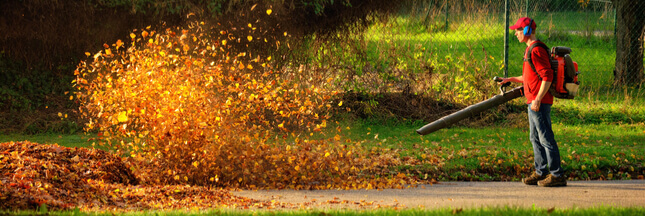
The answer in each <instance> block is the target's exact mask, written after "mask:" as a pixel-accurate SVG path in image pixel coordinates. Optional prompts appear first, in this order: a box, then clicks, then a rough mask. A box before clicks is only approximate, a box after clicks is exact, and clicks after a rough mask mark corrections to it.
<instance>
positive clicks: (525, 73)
mask: <svg viewBox="0 0 645 216" xmlns="http://www.w3.org/2000/svg"><path fill="white" fill-rule="evenodd" d="M533 43H542V42H540V41H535V42H533ZM529 47H530V46H529ZM529 47H526V51H524V58H525V59H526V56H527V55H528V54H529V53H527V52H528V51H529ZM530 55H531V59H532V60H533V65H535V70H536V71H537V73H535V71H533V69H532V68H531V65H530V64H529V62H528V61H524V66H523V69H522V77H523V78H524V83H523V84H524V95H525V96H526V103H527V104H529V103H531V102H532V101H533V100H535V97H536V96H537V94H538V92H539V91H540V86H541V85H542V81H543V80H544V81H547V82H552V81H553V69H551V62H550V60H549V54H548V53H547V51H546V50H545V49H544V48H542V47H539V46H536V47H534V48H533V50H532V52H531V53H530ZM538 74H540V76H539V77H538ZM540 77H541V78H542V79H540ZM542 103H543V104H553V95H551V93H549V92H548V91H547V93H546V95H544V97H543V98H542Z"/></svg>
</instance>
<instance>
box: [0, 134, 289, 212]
mask: <svg viewBox="0 0 645 216" xmlns="http://www.w3.org/2000/svg"><path fill="white" fill-rule="evenodd" d="M0 174H1V176H0V209H8V210H18V209H36V208H38V207H40V206H42V205H46V206H47V207H48V208H49V209H52V210H59V209H70V208H79V209H82V210H110V209H113V210H140V209H179V208H213V207H233V208H248V207H263V206H266V207H271V206H273V207H276V206H277V207H284V206H283V205H284V204H281V203H270V202H260V201H257V200H253V199H248V198H244V197H237V196H233V195H231V193H229V192H228V191H227V190H223V189H214V188H207V187H195V186H188V185H164V186H153V185H140V184H139V181H138V179H137V178H136V176H135V175H134V174H133V172H132V171H131V170H130V169H129V168H128V166H127V165H126V163H124V161H122V159H121V158H120V157H117V156H115V155H112V154H110V153H108V152H106V151H103V150H97V149H86V148H67V147H61V146H58V145H43V144H37V143H31V142H27V141H25V142H8V143H0Z"/></svg>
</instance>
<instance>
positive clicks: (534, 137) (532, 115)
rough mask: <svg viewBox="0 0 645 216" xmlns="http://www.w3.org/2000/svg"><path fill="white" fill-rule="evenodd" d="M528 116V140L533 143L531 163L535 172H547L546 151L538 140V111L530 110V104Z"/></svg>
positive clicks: (540, 173) (541, 173) (543, 173)
mask: <svg viewBox="0 0 645 216" xmlns="http://www.w3.org/2000/svg"><path fill="white" fill-rule="evenodd" d="M528 109H529V111H528V116H529V140H530V141H531V144H532V145H533V158H534V159H533V165H534V166H535V173H537V174H538V175H541V176H543V175H546V174H549V170H548V169H547V161H548V157H547V152H546V150H545V149H544V147H543V146H542V143H541V141H540V131H539V126H538V124H539V121H540V118H541V117H540V113H539V112H535V111H533V110H531V105H530V104H529V106H528Z"/></svg>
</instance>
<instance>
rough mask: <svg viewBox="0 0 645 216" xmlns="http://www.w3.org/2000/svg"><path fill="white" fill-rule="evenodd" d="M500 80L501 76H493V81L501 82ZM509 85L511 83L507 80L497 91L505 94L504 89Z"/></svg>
mask: <svg viewBox="0 0 645 216" xmlns="http://www.w3.org/2000/svg"><path fill="white" fill-rule="evenodd" d="M502 80H503V79H502V78H501V77H498V76H495V77H493V81H495V82H501V81H502ZM510 85H511V83H510V82H507V83H504V84H502V86H500V87H499V91H500V92H502V95H505V94H506V91H505V90H506V87H508V86H510Z"/></svg>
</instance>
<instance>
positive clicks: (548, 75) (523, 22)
mask: <svg viewBox="0 0 645 216" xmlns="http://www.w3.org/2000/svg"><path fill="white" fill-rule="evenodd" d="M536 27H537V26H536V24H535V22H534V21H533V19H531V18H528V17H522V18H520V19H519V20H517V23H515V25H513V26H511V27H510V29H512V30H515V36H517V39H518V40H519V41H520V42H521V43H526V45H527V49H526V51H525V52H524V59H525V61H524V66H523V69H522V76H518V77H510V78H503V79H502V81H501V82H500V84H504V83H507V82H517V83H522V84H523V85H524V96H525V97H526V99H527V101H526V103H527V104H528V116H529V127H530V135H529V139H530V140H531V143H532V144H533V154H534V165H535V172H534V173H532V174H531V175H530V176H529V177H527V178H523V179H522V182H523V183H524V184H527V185H539V186H545V187H554V186H566V185H567V181H566V177H565V176H564V170H563V169H562V166H561V165H560V150H559V149H558V144H557V143H556V141H555V137H554V135H553V129H552V128H551V105H552V104H553V95H551V93H549V91H548V89H549V87H550V86H551V82H552V81H553V69H551V63H550V60H549V54H548V51H547V50H546V49H545V48H544V47H541V46H534V48H533V49H532V50H531V53H528V52H529V47H530V46H531V45H532V44H534V43H542V42H541V41H539V40H538V39H537V38H536V36H535V28H536ZM529 55H530V56H529ZM528 61H532V62H533V65H534V66H535V70H534V69H533V68H532V67H531V65H530V63H529V62H528ZM547 165H548V166H547Z"/></svg>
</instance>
